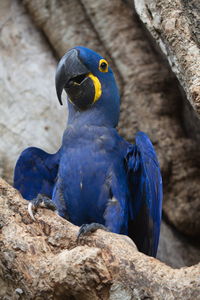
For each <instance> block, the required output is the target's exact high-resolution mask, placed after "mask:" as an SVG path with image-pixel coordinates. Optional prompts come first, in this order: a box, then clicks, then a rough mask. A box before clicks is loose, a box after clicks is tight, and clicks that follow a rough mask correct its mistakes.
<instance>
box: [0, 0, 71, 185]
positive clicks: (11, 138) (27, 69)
mask: <svg viewBox="0 0 200 300" xmlns="http://www.w3.org/2000/svg"><path fill="white" fill-rule="evenodd" d="M0 16H1V17H0V19H1V21H0V29H1V34H0V56H1V59H0V116H1V118H0V134H1V139H0V157H1V161H0V174H1V175H2V176H3V177H4V178H6V179H7V180H8V181H9V182H11V181H12V173H13V167H14V164H15V162H16V159H17V157H18V156H19V154H20V152H21V151H22V150H24V148H26V147H28V146H37V147H41V148H43V149H44V150H46V151H49V152H55V151H56V150H57V149H58V147H59V144H60V141H61V136H62V133H63V130H64V126H65V123H66V112H65V109H62V110H61V109H60V108H59V104H58V103H57V99H56V94H55V88H54V74H55V68H56V59H55V58H54V57H53V55H52V51H51V48H50V47H49V46H48V44H47V43H46V39H45V38H44V37H43V36H42V34H41V33H39V31H38V30H36V29H35V25H34V24H33V23H32V21H31V19H30V17H29V16H28V15H27V13H25V10H24V8H23V6H22V5H21V4H20V3H19V2H18V1H15V0H14V1H11V0H2V1H1V3H0Z"/></svg>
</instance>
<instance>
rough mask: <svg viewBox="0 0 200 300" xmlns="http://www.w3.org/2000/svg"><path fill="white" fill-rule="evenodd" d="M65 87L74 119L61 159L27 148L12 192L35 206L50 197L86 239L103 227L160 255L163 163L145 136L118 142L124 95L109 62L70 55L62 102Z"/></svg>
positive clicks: (63, 70)
mask: <svg viewBox="0 0 200 300" xmlns="http://www.w3.org/2000/svg"><path fill="white" fill-rule="evenodd" d="M63 89H64V90H65V91H66V93H67V96H68V110H69V116H68V124H67V128H66V130H65V132H64V135H63V140H62V145H61V148H60V149H59V150H58V152H57V153H55V154H48V153H46V152H44V151H43V150H41V149H38V148H34V147H31V148H27V149H25V150H24V151H23V152H22V154H21V155H20V157H19V159H18V161H17V164H16V167H15V174H14V187H15V188H17V189H18V190H19V191H20V192H21V194H22V196H23V197H24V198H25V199H27V200H30V201H32V202H34V201H35V199H39V198H41V197H43V196H41V195H44V197H46V198H47V199H48V198H50V199H51V200H52V201H53V203H54V205H55V206H56V208H57V211H58V213H59V215H60V216H62V217H64V218H66V219H67V220H69V221H70V222H72V223H74V224H75V225H78V226H81V225H82V227H81V228H82V229H81V230H82V231H81V232H82V233H85V232H86V231H87V229H88V228H89V229H88V231H90V230H91V231H92V228H93V229H94V230H95V229H97V228H102V227H103V226H105V227H106V228H107V229H108V230H110V231H112V232H115V233H119V234H125V235H128V236H129V237H131V239H132V240H133V241H134V242H135V244H136V245H137V247H138V249H139V251H141V252H143V253H145V254H147V255H150V256H156V252H157V247H158V240H159V234H160V223H161V209H162V179H161V174H160V168H159V163H158V160H157V157H156V153H155V150H154V148H153V146H152V143H151V141H150V139H149V138H148V136H147V135H146V134H145V133H143V132H138V133H137V134H136V138H135V144H134V145H132V144H130V143H129V142H127V141H125V140H124V139H123V138H122V137H120V136H119V134H118V132H117V130H116V126H117V124H118V120H119V110H120V96H119V91H118V87H117V84H116V81H115V78H114V75H113V72H112V70H111V68H110V66H109V64H108V62H107V61H106V60H105V59H104V58H103V57H102V56H100V55H99V54H97V53H95V52H94V51H92V50H90V49H87V48H84V47H80V46H79V47H75V48H73V49H71V50H70V51H68V52H67V53H66V54H65V55H64V56H63V57H62V59H61V60H60V62H59V64H58V67H57V71H56V90H57V96H58V99H59V101H60V103H61V104H62V100H61V95H62V91H63ZM36 202H37V201H36ZM36 202H35V203H36ZM83 224H90V226H87V225H83ZM102 225H103V226H102ZM84 226H85V227H84Z"/></svg>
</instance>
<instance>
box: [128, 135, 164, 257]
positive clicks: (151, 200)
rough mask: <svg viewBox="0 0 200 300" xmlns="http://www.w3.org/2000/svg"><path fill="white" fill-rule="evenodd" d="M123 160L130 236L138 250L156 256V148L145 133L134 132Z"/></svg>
mask: <svg viewBox="0 0 200 300" xmlns="http://www.w3.org/2000/svg"><path fill="white" fill-rule="evenodd" d="M126 162H127V172H128V180H129V189H130V195H131V197H130V198H131V200H130V201H129V224H128V231H129V236H130V237H131V238H132V239H133V240H134V241H135V243H136V245H137V247H138V249H139V251H141V252H143V253H145V254H147V255H150V256H154V257H155V256H156V252H157V248H158V241H159V235H160V223H161V213H162V178H161V173H160V167H159V163H158V160H157V157H156V153H155V150H154V148H153V145H152V143H151V141H150V139H149V138H148V136H147V135H146V134H145V133H143V132H138V133H137V135H136V139H135V145H130V147H129V149H128V152H127V156H126Z"/></svg>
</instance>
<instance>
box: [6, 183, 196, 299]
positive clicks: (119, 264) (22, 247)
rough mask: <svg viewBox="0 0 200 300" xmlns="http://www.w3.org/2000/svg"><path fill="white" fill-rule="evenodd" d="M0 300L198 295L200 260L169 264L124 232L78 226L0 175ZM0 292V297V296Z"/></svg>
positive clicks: (182, 297)
mask: <svg viewBox="0 0 200 300" xmlns="http://www.w3.org/2000/svg"><path fill="white" fill-rule="evenodd" d="M0 208H1V209H0V227H1V229H0V240H1V247H0V261H1V263H0V278H1V280H0V284H1V288H0V298H1V299H14V300H15V299H26V300H29V299H47V298H48V299H55V300H56V299H80V300H84V299H94V300H95V299H104V300H106V299H144V298H149V299H197V300H198V299H200V277H199V272H200V264H197V265H195V266H192V267H189V268H181V269H172V268H170V267H168V266H166V265H165V264H163V263H161V262H159V261H158V260H156V259H154V258H152V257H148V256H146V255H144V254H142V253H139V252H138V251H137V249H136V247H135V245H134V244H133V242H132V241H131V240H130V239H129V238H128V237H125V236H122V235H116V234H113V233H108V232H104V231H99V230H98V231H97V232H96V233H95V234H92V235H91V236H87V237H84V238H82V239H81V240H80V242H79V243H77V242H76V235H77V232H78V227H76V226H73V225H72V224H71V223H69V222H67V221H66V220H64V219H63V218H61V217H59V216H57V215H56V214H55V213H54V212H52V211H49V210H46V209H39V210H38V211H37V213H36V215H35V217H36V222H33V221H32V219H31V218H30V216H29V215H28V214H27V201H25V200H24V199H22V198H21V196H20V195H19V194H18V192H17V191H16V190H14V189H13V188H12V187H11V186H9V185H8V184H7V183H6V182H5V181H3V180H0ZM3 297H4V298H3Z"/></svg>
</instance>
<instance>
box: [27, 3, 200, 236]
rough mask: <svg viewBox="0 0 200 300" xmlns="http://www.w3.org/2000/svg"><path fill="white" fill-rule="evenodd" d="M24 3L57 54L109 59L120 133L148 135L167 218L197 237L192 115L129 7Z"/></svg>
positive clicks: (197, 172)
mask: <svg viewBox="0 0 200 300" xmlns="http://www.w3.org/2000/svg"><path fill="white" fill-rule="evenodd" d="M23 3H24V4H25V6H26V8H27V9H28V11H29V12H30V14H31V16H32V18H33V20H34V22H35V23H36V25H37V26H38V27H39V28H40V29H41V30H42V31H43V33H44V34H45V35H46V37H47V39H48V41H49V42H50V43H51V46H52V47H53V48H54V49H55V51H56V53H58V54H59V55H62V54H63V53H64V52H65V51H66V49H67V48H70V47H73V46H74V45H76V44H82V45H84V46H88V47H91V48H93V49H95V50H98V51H99V52H102V54H104V53H105V55H106V57H107V56H108V57H109V58H110V59H111V60H112V62H113V65H114V66H115V72H116V73H117V77H118V81H119V82H120V83H121V87H122V89H121V93H122V104H121V120H120V124H119V131H120V133H121V134H122V135H123V136H124V137H126V138H127V139H129V140H131V141H133V139H134V134H135V132H136V131H137V130H142V131H145V132H147V133H148V134H149V136H150V138H151V139H152V141H153V143H154V145H155V148H156V150H157V153H158V156H159V160H160V164H161V168H162V173H163V177H164V186H165V189H164V196H165V197H164V200H165V201H164V211H165V214H166V215H167V217H168V219H169V220H170V222H171V223H173V224H174V226H175V227H176V228H178V229H179V230H180V231H182V232H183V233H186V234H188V235H193V236H195V235H196V236H197V235H199V232H200V217H199V212H200V202H199V195H200V168H199V166H200V154H199V151H198V142H197V141H196V140H195V139H193V137H192V136H191V137H190V136H188V133H187V132H186V129H185V124H184V123H183V121H182V120H183V118H184V114H185V115H186V116H187V117H188V120H190V119H191V114H189V113H185V101H184V99H183V97H182V96H181V93H180V91H179V89H178V84H177V82H176V79H175V78H174V76H173V75H172V73H171V72H170V70H169V69H168V68H167V67H166V64H165V62H164V60H163V59H162V58H161V56H159V55H158V53H156V52H155V49H154V48H152V46H151V44H150V42H149V41H148V39H147V37H146V36H145V34H144V30H143V29H142V27H141V24H140V23H139V22H138V19H137V16H136V14H134V12H133V10H132V9H130V4H127V2H126V1H120V0H116V1H108V0H102V1H92V0H84V1H80V0H76V1H73V3H72V2H71V1H62V0H57V1H54V0H50V1H46V0H42V1H34V2H33V1H29V0H24V1H23ZM102 8H103V9H102ZM80 24H82V25H81V26H80ZM188 122H189V121H188ZM188 212H189V213H188Z"/></svg>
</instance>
